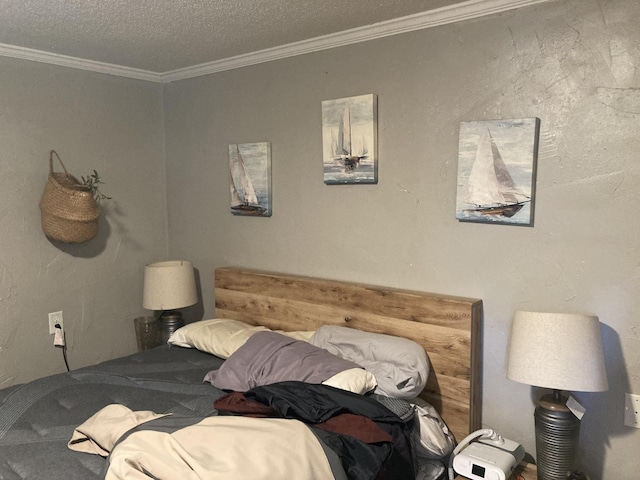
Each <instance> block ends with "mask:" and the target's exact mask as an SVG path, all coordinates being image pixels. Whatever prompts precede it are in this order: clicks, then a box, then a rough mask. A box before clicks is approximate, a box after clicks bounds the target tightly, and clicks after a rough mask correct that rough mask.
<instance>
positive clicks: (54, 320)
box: [49, 311, 64, 335]
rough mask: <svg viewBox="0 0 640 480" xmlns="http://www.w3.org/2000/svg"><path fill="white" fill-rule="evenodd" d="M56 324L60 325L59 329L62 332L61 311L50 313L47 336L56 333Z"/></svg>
mask: <svg viewBox="0 0 640 480" xmlns="http://www.w3.org/2000/svg"><path fill="white" fill-rule="evenodd" d="M56 324H58V325H60V328H61V329H62V330H64V324H63V323H62V311H60V312H51V313H50V314H49V335H53V334H54V333H56Z"/></svg>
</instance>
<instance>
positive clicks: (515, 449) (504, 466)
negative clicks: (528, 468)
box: [449, 429, 524, 480]
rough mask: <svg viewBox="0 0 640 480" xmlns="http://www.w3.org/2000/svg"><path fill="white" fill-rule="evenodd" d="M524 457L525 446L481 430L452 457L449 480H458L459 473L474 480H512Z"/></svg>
mask: <svg viewBox="0 0 640 480" xmlns="http://www.w3.org/2000/svg"><path fill="white" fill-rule="evenodd" d="M476 439H477V441H475V442H474V440H476ZM465 447H466V448H465ZM523 458H524V448H522V445H520V444H518V443H516V442H514V441H513V440H508V439H506V438H503V437H501V436H500V435H498V434H497V433H495V432H494V431H493V430H490V429H485V430H478V431H477V432H474V433H472V434H471V435H469V436H468V437H466V438H465V439H464V440H462V442H460V443H459V444H458V446H457V447H456V448H455V449H454V451H453V453H452V454H451V459H450V460H449V479H450V480H454V478H455V473H454V470H455V472H456V473H458V474H459V475H462V476H463V477H465V478H468V479H470V480H508V479H509V477H510V476H511V474H512V473H513V471H514V470H515V468H516V467H517V466H518V464H519V463H520V462H521V461H522V459H523Z"/></svg>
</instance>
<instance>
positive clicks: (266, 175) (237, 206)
mask: <svg viewBox="0 0 640 480" xmlns="http://www.w3.org/2000/svg"><path fill="white" fill-rule="evenodd" d="M229 176H230V178H229V187H230V189H231V213H232V214H234V215H246V216H252V217H270V216H271V144H270V143H265V142H263V143H242V144H233V145H229Z"/></svg>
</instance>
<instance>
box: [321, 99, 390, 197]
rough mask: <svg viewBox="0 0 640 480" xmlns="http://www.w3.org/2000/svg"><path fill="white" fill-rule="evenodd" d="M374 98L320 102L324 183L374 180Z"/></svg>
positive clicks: (375, 106)
mask: <svg viewBox="0 0 640 480" xmlns="http://www.w3.org/2000/svg"><path fill="white" fill-rule="evenodd" d="M376 136H377V97H376V96H375V95H372V94H370V95H359V96H356V97H348V98H339V99H336V100H325V101H323V102H322V141H323V158H322V161H323V169H324V183H326V184H327V185H337V184H345V183H346V184H352V183H377V182H378V164H377V157H376V150H377V144H376V143H377V138H376Z"/></svg>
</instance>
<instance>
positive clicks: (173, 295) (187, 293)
mask: <svg viewBox="0 0 640 480" xmlns="http://www.w3.org/2000/svg"><path fill="white" fill-rule="evenodd" d="M197 301H198V294H197V292H196V280H195V275H194V273H193V265H192V264H191V262H188V261H186V260H177V261H169V262H157V263H150V264H149V265H146V266H145V267H144V291H143V298H142V306H143V307H144V308H146V309H149V310H162V314H161V315H160V318H159V319H158V321H159V327H160V340H161V343H162V344H165V343H167V340H168V339H169V337H170V336H171V334H172V333H173V332H175V331H176V330H177V329H178V328H180V327H182V326H183V325H184V319H183V318H182V314H181V313H180V312H179V311H178V310H176V309H177V308H183V307H188V306H190V305H193V304H195V303H196V302H197Z"/></svg>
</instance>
